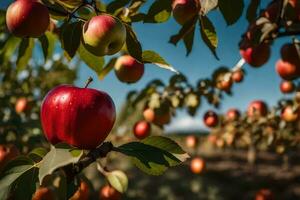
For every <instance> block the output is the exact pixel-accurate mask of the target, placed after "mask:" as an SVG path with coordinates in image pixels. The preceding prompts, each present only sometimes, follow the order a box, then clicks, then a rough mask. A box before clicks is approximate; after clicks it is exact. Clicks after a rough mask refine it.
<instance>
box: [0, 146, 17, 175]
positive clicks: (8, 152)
mask: <svg viewBox="0 0 300 200" xmlns="http://www.w3.org/2000/svg"><path fill="white" fill-rule="evenodd" d="M19 155H20V152H19V150H18V148H17V147H16V146H15V145H13V144H2V145H0V171H1V170H2V169H3V168H4V166H5V165H6V164H7V163H8V162H9V161H11V160H13V159H15V158H16V157H17V156H19Z"/></svg>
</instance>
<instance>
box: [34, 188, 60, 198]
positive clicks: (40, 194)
mask: <svg viewBox="0 0 300 200" xmlns="http://www.w3.org/2000/svg"><path fill="white" fill-rule="evenodd" d="M56 199H57V198H56V196H55V194H54V191H53V190H51V189H50V188H47V187H40V188H39V189H37V190H36V191H35V193H34V195H33V197H32V200H56Z"/></svg>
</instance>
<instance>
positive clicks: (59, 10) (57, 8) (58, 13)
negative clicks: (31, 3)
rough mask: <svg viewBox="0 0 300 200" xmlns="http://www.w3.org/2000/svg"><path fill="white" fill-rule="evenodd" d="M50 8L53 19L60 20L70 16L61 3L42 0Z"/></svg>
mask: <svg viewBox="0 0 300 200" xmlns="http://www.w3.org/2000/svg"><path fill="white" fill-rule="evenodd" d="M42 2H43V4H45V5H46V6H47V8H48V10H49V13H50V16H51V18H53V19H56V20H60V19H63V18H66V17H68V15H69V14H68V11H67V10H66V9H65V8H64V7H63V6H61V5H59V4H58V3H56V2H53V1H52V0H42Z"/></svg>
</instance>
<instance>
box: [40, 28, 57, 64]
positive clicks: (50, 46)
mask: <svg viewBox="0 0 300 200" xmlns="http://www.w3.org/2000/svg"><path fill="white" fill-rule="evenodd" d="M55 40H56V36H55V35H54V34H53V33H51V32H49V31H47V32H46V33H45V34H44V35H42V36H41V37H39V41H40V42H41V45H42V50H43V55H44V59H45V61H46V60H47V59H49V58H50V57H51V56H52V55H53V52H54V45H55Z"/></svg>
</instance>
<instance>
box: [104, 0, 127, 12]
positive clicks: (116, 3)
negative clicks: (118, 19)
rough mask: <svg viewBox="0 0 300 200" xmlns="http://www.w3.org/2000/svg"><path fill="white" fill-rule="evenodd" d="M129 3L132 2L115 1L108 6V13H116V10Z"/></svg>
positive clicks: (125, 0) (124, 0)
mask: <svg viewBox="0 0 300 200" xmlns="http://www.w3.org/2000/svg"><path fill="white" fill-rule="evenodd" d="M129 2H130V0H114V1H112V2H110V3H109V4H108V5H107V7H106V11H107V12H109V13H114V12H115V11H116V10H118V9H120V8H122V7H124V6H126V5H127V4H128V3H129Z"/></svg>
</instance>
